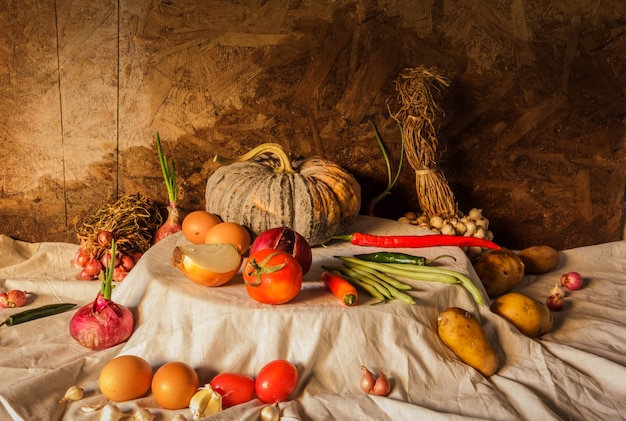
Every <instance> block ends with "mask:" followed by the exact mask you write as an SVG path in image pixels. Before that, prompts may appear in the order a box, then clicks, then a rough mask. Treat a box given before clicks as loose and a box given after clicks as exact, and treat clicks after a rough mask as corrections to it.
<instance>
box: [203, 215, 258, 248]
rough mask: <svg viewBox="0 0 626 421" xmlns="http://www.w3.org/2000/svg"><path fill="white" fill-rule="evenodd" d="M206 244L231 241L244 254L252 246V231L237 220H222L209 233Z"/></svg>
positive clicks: (205, 240)
mask: <svg viewBox="0 0 626 421" xmlns="http://www.w3.org/2000/svg"><path fill="white" fill-rule="evenodd" d="M204 242H205V244H219V243H230V244H232V245H234V246H235V247H237V250H238V251H239V253H240V254H244V253H245V252H246V251H248V249H249V248H250V243H251V237H250V233H249V232H248V230H247V229H246V227H244V226H243V225H239V224H237V223H235V222H222V223H219V224H217V225H215V226H214V227H213V228H211V229H210V230H209V231H208V232H207V233H206V237H205V239H204Z"/></svg>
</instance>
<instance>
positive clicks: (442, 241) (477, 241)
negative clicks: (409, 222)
mask: <svg viewBox="0 0 626 421" xmlns="http://www.w3.org/2000/svg"><path fill="white" fill-rule="evenodd" d="M332 239H334V240H344V241H350V242H351V243H352V244H354V245H355V246H366V247H386V248H419V247H437V246H457V247H484V248H489V249H499V248H500V246H499V245H497V244H496V243H494V242H493V241H489V240H486V239H484V238H478V237H471V236H463V235H448V234H426V235H372V234H364V233H361V232H354V233H352V234H346V235H336V236H334V237H332Z"/></svg>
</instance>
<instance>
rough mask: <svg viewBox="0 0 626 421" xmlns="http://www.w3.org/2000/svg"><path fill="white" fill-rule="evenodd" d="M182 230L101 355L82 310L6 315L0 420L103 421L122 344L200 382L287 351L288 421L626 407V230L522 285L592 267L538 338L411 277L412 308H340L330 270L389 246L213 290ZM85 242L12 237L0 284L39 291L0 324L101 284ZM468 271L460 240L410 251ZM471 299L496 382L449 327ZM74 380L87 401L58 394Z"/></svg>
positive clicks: (539, 289) (0, 248) (536, 289)
mask: <svg viewBox="0 0 626 421" xmlns="http://www.w3.org/2000/svg"><path fill="white" fill-rule="evenodd" d="M351 231H358V232H367V233H373V234H394V235H397V234H402V235H406V234H415V235H421V234H425V233H427V231H424V230H421V229H419V228H417V227H415V226H411V225H407V224H403V223H399V222H396V221H391V220H385V219H381V218H371V217H364V216H361V217H359V218H358V219H357V221H356V222H355V224H354V225H353V227H351ZM187 243H188V242H187V241H186V240H185V238H184V237H183V236H182V233H178V234H175V235H173V236H170V237H168V238H166V239H165V240H163V241H161V242H159V243H158V244H157V245H155V246H153V247H152V248H151V249H150V250H148V251H147V252H146V253H145V254H144V256H143V257H142V258H141V260H140V261H139V262H138V264H137V266H135V268H134V269H133V270H132V271H131V272H130V273H129V275H128V276H127V277H126V279H125V280H124V281H123V282H121V283H119V284H118V285H116V287H115V289H114V292H113V300H114V301H115V302H117V303H119V304H123V305H126V306H127V307H129V308H130V309H131V310H132V311H133V313H134V315H135V329H134V331H133V334H132V336H131V337H130V339H129V340H128V341H127V342H125V343H122V344H120V345H117V346H115V347H112V348H109V349H106V350H104V351H90V350H88V349H86V348H84V347H82V346H81V345H79V344H78V343H77V342H75V341H74V340H73V338H72V337H71V336H70V334H69V321H70V319H71V317H72V315H73V313H74V311H73V310H71V311H68V312H66V313H63V314H59V315H55V316H51V317H47V318H44V319H39V320H34V321H31V322H27V323H24V324H20V325H15V326H10V327H9V326H3V327H0V372H1V373H2V375H1V376H0V419H15V420H44V419H45V420H85V421H88V420H96V419H98V416H99V414H98V412H95V413H90V414H89V413H84V412H83V407H85V406H87V405H93V404H99V403H105V402H106V399H105V398H104V397H103V396H102V394H101V393H100V391H99V389H98V375H99V372H100V370H101V369H102V367H103V366H104V365H105V364H106V363H107V362H108V361H110V360H111V359H112V358H114V357H116V356H119V355H126V354H131V355H137V356H140V357H142V358H144V359H146V360H147V361H148V362H149V363H150V364H151V365H152V367H153V369H154V370H156V369H157V368H158V367H159V366H160V365H162V364H164V363H165V362H169V361H183V362H186V363H188V364H190V365H191V366H192V367H194V368H195V369H196V371H197V373H198V375H199V378H200V383H201V384H204V383H208V382H209V381H210V380H211V379H212V377H213V376H214V375H216V374H217V373H220V372H237V373H242V374H246V375H249V376H251V377H255V376H256V374H257V373H258V372H259V370H260V369H261V368H262V367H263V366H264V365H265V364H266V363H268V362H269V361H271V360H275V359H287V360H289V361H291V362H293V363H294V364H295V365H296V366H297V368H298V372H299V382H298V386H297V389H296V390H295V391H294V393H293V394H292V395H291V396H290V397H289V399H288V400H287V401H285V402H283V403H281V404H280V410H281V413H282V419H283V420H348V419H349V420H383V421H384V420H393V421H402V420H407V421H408V420H416V419H419V420H464V419H485V420H537V419H541V420H588V419H611V420H617V419H624V417H625V416H626V415H625V414H626V383H625V381H624V379H625V378H626V368H625V367H624V366H625V363H626V357H625V355H626V317H624V305H623V301H624V300H623V298H624V297H625V296H626V241H620V242H614V243H607V244H600V245H596V246H590V247H582V248H577V249H571V250H564V251H561V252H560V255H561V264H560V266H559V268H558V269H556V270H555V271H553V272H550V273H547V274H542V275H526V276H525V277H524V280H523V282H522V284H521V285H519V286H518V287H517V288H516V289H515V290H516V291H520V292H523V293H525V294H527V295H530V296H532V297H534V298H537V299H539V300H541V301H543V300H545V298H546V297H547V295H548V293H549V291H550V289H551V288H552V287H553V286H554V284H555V283H556V282H558V281H559V278H560V275H561V274H563V273H566V272H569V271H577V272H579V273H581V274H582V275H583V277H584V279H585V283H584V287H583V289H581V290H579V291H569V292H567V296H566V300H567V307H566V308H565V309H564V310H563V311H561V312H555V313H554V318H555V326H554V328H553V330H552V331H551V332H549V333H547V334H544V335H543V336H541V337H540V338H537V339H531V338H527V337H526V336H524V335H522V334H521V333H520V332H519V331H517V329H516V328H514V327H513V326H512V325H510V324H509V323H508V322H506V321H505V320H504V319H502V318H501V317H499V316H497V315H495V314H493V313H491V311H490V310H489V306H488V304H489V300H488V299H487V300H486V301H487V303H486V304H487V305H485V306H482V307H479V306H477V305H476V304H475V303H474V301H473V300H472V299H471V297H470V296H469V294H468V293H467V291H466V290H465V289H464V288H463V287H461V286H460V285H449V284H441V283H432V282H414V290H413V291H411V292H410V293H411V295H412V296H413V297H414V298H415V301H416V304H414V305H408V304H405V303H402V302H400V301H398V300H394V301H391V302H388V303H386V304H376V305H372V304H374V303H375V300H374V299H372V298H371V297H369V296H368V295H366V294H365V293H361V294H360V296H359V305H358V306H355V307H346V306H343V305H342V304H341V302H340V300H339V299H338V298H336V297H334V296H333V295H332V294H330V293H329V292H328V290H326V289H325V287H324V286H323V284H322V283H321V282H320V275H321V272H322V271H323V270H324V268H323V266H337V265H339V264H340V262H339V260H338V259H336V258H335V256H339V255H346V256H348V255H354V254H358V253H366V252H374V251H381V250H382V249H378V248H364V247H359V246H354V245H351V244H349V243H348V242H331V243H329V244H328V245H327V246H326V247H315V248H314V262H313V265H312V269H311V270H310V272H309V273H308V274H306V275H305V277H304V283H303V288H302V291H301V293H300V294H299V295H298V297H296V299H294V300H293V301H291V302H289V303H287V304H283V305H278V306H271V305H264V304H260V303H257V302H255V301H253V300H252V299H251V298H249V297H248V295H247V293H246V290H245V287H244V284H243V280H242V278H241V274H238V275H237V276H236V277H235V278H234V279H233V280H232V281H230V282H229V283H227V284H226V285H224V286H221V287H216V288H207V287H202V286H199V285H196V284H194V283H193V282H191V281H189V280H187V278H185V277H184V276H183V275H182V274H181V273H180V272H179V271H178V270H177V269H176V268H174V267H172V265H171V258H172V252H173V249H174V247H175V246H177V245H182V244H187ZM77 248H78V245H75V244H65V243H23V242H19V241H15V240H12V239H10V238H9V237H6V236H2V235H0V291H6V290H9V289H22V290H26V291H28V292H29V293H30V296H29V300H28V302H27V304H26V306H25V307H22V308H19V309H0V321H1V320H4V319H5V318H6V317H8V316H9V315H11V314H14V313H16V312H17V311H21V310H25V309H28V308H33V307H38V306H40V305H44V304H49V303H54V302H75V303H77V304H78V305H84V304H86V303H88V302H91V301H93V299H94V298H95V296H96V294H97V292H98V290H99V288H100V285H99V282H97V281H81V280H77V276H78V272H79V269H78V268H75V267H73V266H72V264H71V260H72V257H73V255H74V252H75V251H76V250H77ZM399 251H404V252H409V253H412V254H418V255H422V256H425V257H428V258H432V257H435V256H439V255H441V254H449V255H452V256H454V257H455V259H456V260H452V259H441V260H439V261H437V264H438V265H440V266H442V267H446V268H448V269H453V270H456V271H459V272H462V273H464V274H466V275H468V276H469V277H470V278H471V279H472V280H473V281H474V282H475V283H476V284H477V285H478V286H479V288H480V290H481V291H482V292H483V294H484V288H483V287H482V284H481V283H480V280H479V279H478V277H477V275H476V273H475V272H474V270H473V267H472V265H471V262H470V261H469V259H468V258H467V257H466V255H465V254H464V253H463V251H462V250H461V249H460V248H457V247H437V248H423V249H413V250H407V249H401V250H399ZM453 306H456V307H461V308H464V309H466V310H468V311H470V312H471V313H472V314H473V315H474V316H476V317H479V318H480V320H481V322H482V323H483V326H484V328H485V330H486V332H487V334H488V336H489V338H490V340H491V341H492V343H493V345H494V346H495V347H496V349H497V351H498V355H499V358H500V367H499V369H498V371H497V372H496V374H494V375H493V376H491V377H489V378H486V377H484V376H483V375H481V374H480V373H479V372H478V371H476V370H475V369H473V368H472V367H470V366H468V365H466V364H464V363H462V362H461V361H460V360H459V359H458V358H457V357H456V356H455V355H454V354H453V353H452V352H451V351H450V350H449V349H448V348H447V347H446V346H445V345H444V344H443V343H442V341H441V340H440V339H439V337H438V335H437V316H438V314H439V313H440V312H441V311H442V310H444V309H446V308H448V307H453ZM362 365H365V366H367V367H368V368H370V370H372V371H373V372H376V370H382V371H383V372H384V373H385V374H387V376H388V377H389V378H390V379H391V385H392V389H391V393H390V394H389V396H387V397H378V396H372V395H366V394H364V393H363V392H361V390H360V388H359V380H360V377H361V368H360V367H361V366H362ZM72 385H77V386H80V387H82V388H84V390H85V397H84V398H83V399H81V400H79V401H76V402H69V403H64V404H59V403H58V400H59V399H60V398H61V397H62V396H63V394H64V392H65V390H66V389H67V388H68V387H70V386H72ZM117 404H118V406H119V407H120V408H121V409H122V410H123V411H126V412H129V413H130V412H132V411H133V409H136V408H138V407H144V408H147V409H148V410H150V411H151V412H152V413H154V414H155V415H157V419H160V420H169V419H171V417H172V416H174V415H175V414H183V415H185V416H186V417H187V419H188V420H191V419H192V417H191V413H190V411H189V410H188V409H182V410H177V411H172V410H164V409H162V408H160V407H159V406H158V405H157V404H156V402H155V400H154V399H153V397H152V395H151V394H150V393H148V394H146V396H144V397H142V398H139V399H136V400H133V401H129V402H120V403H117ZM263 406H264V404H263V403H262V402H261V401H260V400H258V399H253V400H252V401H250V402H248V403H245V404H241V405H238V406H235V407H233V408H229V409H227V410H225V411H223V412H221V413H218V414H216V415H213V416H211V417H208V418H206V419H210V420H257V419H258V417H259V411H260V409H261V408H262V407H263Z"/></svg>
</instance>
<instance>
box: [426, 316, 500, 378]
mask: <svg viewBox="0 0 626 421" xmlns="http://www.w3.org/2000/svg"><path fill="white" fill-rule="evenodd" d="M437 333H438V334H439V337H440V338H441V340H442V341H443V343H444V344H446V346H448V348H450V349H451V350H452V352H454V354H455V355H456V356H457V357H459V359H460V360H461V361H463V362H464V363H465V364H467V365H469V366H471V367H473V368H475V369H476V370H478V371H479V372H481V373H482V374H483V375H484V376H486V377H489V376H491V375H492V374H494V373H495V372H496V370H497V369H498V365H499V360H498V354H497V353H496V352H495V350H494V348H493V347H492V346H491V343H490V342H489V338H488V337H487V334H486V333H485V330H484V329H483V326H482V325H481V324H480V322H479V321H478V320H476V318H474V316H472V314H471V313H470V312H468V311H466V310H463V309H462V308H458V307H450V308H448V309H446V310H444V311H442V312H441V313H439V317H438V318H437Z"/></svg>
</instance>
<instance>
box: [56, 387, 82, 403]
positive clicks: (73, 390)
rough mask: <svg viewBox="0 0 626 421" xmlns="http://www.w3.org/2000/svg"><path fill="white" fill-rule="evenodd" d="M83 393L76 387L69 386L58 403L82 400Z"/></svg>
mask: <svg viewBox="0 0 626 421" xmlns="http://www.w3.org/2000/svg"><path fill="white" fill-rule="evenodd" d="M83 395H84V392H83V389H82V388H80V387H78V386H70V387H69V388H68V389H67V390H66V391H65V395H63V397H62V398H61V399H60V400H59V403H65V402H67V401H78V400H80V399H82V398H83Z"/></svg>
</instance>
